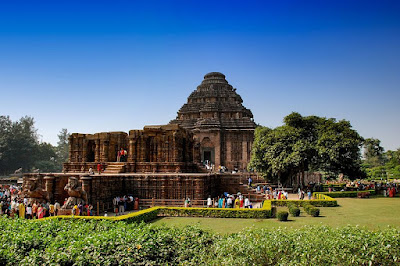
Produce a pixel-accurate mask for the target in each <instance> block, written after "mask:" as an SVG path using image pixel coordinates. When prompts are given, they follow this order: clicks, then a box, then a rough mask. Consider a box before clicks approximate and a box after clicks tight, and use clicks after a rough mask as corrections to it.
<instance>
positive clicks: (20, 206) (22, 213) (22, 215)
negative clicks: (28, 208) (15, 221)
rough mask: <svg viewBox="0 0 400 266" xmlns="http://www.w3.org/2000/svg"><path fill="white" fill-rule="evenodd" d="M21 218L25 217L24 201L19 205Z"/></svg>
mask: <svg viewBox="0 0 400 266" xmlns="http://www.w3.org/2000/svg"><path fill="white" fill-rule="evenodd" d="M18 211H19V218H22V219H25V205H24V203H23V202H20V203H19V205H18Z"/></svg>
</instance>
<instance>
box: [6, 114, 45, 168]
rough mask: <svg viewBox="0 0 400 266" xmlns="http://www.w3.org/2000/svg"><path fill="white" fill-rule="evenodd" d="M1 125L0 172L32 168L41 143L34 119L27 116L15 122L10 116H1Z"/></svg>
mask: <svg viewBox="0 0 400 266" xmlns="http://www.w3.org/2000/svg"><path fill="white" fill-rule="evenodd" d="M0 127H1V129H0V173H1V174H3V175H4V174H9V173H11V172H13V171H14V170H16V169H18V168H20V167H22V168H23V170H24V171H28V170H29V169H31V168H32V167H33V164H34V162H35V154H36V152H37V151H38V143H39V142H38V135H37V130H36V129H35V127H34V119H33V118H32V117H29V116H25V117H22V118H21V119H20V120H18V121H15V122H13V121H11V119H10V117H8V116H0Z"/></svg>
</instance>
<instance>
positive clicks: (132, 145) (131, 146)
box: [128, 139, 135, 162]
mask: <svg viewBox="0 0 400 266" xmlns="http://www.w3.org/2000/svg"><path fill="white" fill-rule="evenodd" d="M134 154H135V141H134V140H133V139H130V140H129V148H128V162H133V161H134Z"/></svg>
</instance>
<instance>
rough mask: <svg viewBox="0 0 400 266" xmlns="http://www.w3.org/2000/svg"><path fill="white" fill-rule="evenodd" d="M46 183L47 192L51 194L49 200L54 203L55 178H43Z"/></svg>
mask: <svg viewBox="0 0 400 266" xmlns="http://www.w3.org/2000/svg"><path fill="white" fill-rule="evenodd" d="M43 179H44V181H45V187H46V191H47V193H48V194H49V200H50V201H51V202H53V195H54V189H53V187H54V179H55V177H54V176H45V177H43Z"/></svg>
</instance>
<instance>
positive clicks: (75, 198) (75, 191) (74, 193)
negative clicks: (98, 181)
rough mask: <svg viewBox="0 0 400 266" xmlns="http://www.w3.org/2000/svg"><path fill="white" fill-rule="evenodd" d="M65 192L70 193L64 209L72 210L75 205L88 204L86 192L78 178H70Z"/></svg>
mask: <svg viewBox="0 0 400 266" xmlns="http://www.w3.org/2000/svg"><path fill="white" fill-rule="evenodd" d="M64 190H65V191H68V196H69V198H68V200H67V202H66V203H65V204H64V205H63V206H62V207H61V208H62V209H71V208H72V207H74V205H77V204H79V203H81V204H85V203H86V202H87V194H86V191H84V190H83V189H82V187H81V186H79V181H78V179H77V178H76V177H73V176H71V177H69V178H68V183H67V184H66V185H65V187H64Z"/></svg>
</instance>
